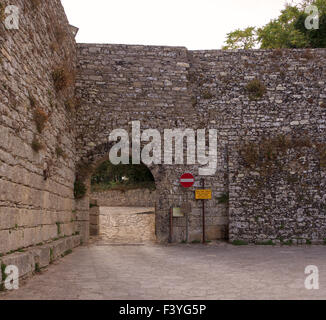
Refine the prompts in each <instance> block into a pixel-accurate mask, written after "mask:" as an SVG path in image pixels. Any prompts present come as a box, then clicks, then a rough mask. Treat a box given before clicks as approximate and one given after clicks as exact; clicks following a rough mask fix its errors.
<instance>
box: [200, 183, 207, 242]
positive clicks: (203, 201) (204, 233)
mask: <svg viewBox="0 0 326 320" xmlns="http://www.w3.org/2000/svg"><path fill="white" fill-rule="evenodd" d="M201 184H202V188H203V189H205V180H204V179H201ZM202 203H203V243H206V231H205V200H202Z"/></svg>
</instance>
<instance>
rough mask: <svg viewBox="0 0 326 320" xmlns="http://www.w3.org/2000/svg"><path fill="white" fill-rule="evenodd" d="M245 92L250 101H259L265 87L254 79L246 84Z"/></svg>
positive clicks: (264, 91)
mask: <svg viewBox="0 0 326 320" xmlns="http://www.w3.org/2000/svg"><path fill="white" fill-rule="evenodd" d="M246 91H247V92H248V94H249V97H250V99H260V98H262V97H263V96H264V94H265V93H266V87H265V85H264V84H263V83H262V82H261V81H260V80H259V79H254V80H252V81H250V82H249V83H248V84H247V86H246Z"/></svg>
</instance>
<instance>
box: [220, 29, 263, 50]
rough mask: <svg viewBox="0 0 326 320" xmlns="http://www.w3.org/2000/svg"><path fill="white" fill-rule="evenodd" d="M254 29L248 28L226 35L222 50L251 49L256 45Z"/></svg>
mask: <svg viewBox="0 0 326 320" xmlns="http://www.w3.org/2000/svg"><path fill="white" fill-rule="evenodd" d="M255 31H256V28H255V27H248V28H246V29H244V30H240V29H237V30H235V31H233V32H230V33H228V34H227V40H226V41H225V43H226V45H225V46H224V47H223V49H224V50H228V49H252V48H254V47H255V45H256V44H257V39H256V32H255Z"/></svg>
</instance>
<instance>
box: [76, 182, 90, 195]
mask: <svg viewBox="0 0 326 320" xmlns="http://www.w3.org/2000/svg"><path fill="white" fill-rule="evenodd" d="M86 191H87V188H86V186H85V184H84V183H83V182H82V181H80V180H76V181H75V184H74V196H75V199H82V198H83V197H84V196H85V195H86Z"/></svg>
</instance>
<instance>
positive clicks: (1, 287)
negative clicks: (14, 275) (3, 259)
mask: <svg viewBox="0 0 326 320" xmlns="http://www.w3.org/2000/svg"><path fill="white" fill-rule="evenodd" d="M6 267H7V266H6V265H5V264H3V263H1V277H0V280H1V281H0V292H1V291H5V290H6V288H5V284H4V282H5V280H6V277H7V276H6V273H5V270H6Z"/></svg>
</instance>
